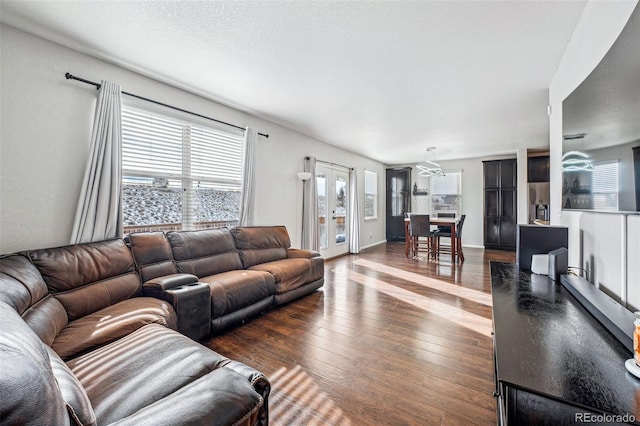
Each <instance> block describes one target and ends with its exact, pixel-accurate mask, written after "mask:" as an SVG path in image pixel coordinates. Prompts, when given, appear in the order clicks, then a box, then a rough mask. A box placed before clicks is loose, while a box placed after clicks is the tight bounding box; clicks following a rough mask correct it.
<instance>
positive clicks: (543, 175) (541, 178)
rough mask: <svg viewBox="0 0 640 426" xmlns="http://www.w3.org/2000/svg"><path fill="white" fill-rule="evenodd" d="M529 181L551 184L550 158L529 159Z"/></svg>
mask: <svg viewBox="0 0 640 426" xmlns="http://www.w3.org/2000/svg"><path fill="white" fill-rule="evenodd" d="M527 180H528V181H529V182H531V183H533V182H549V156H543V157H529V160H528V163H527Z"/></svg>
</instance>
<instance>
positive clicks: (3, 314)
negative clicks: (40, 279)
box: [0, 301, 69, 426]
mask: <svg viewBox="0 0 640 426" xmlns="http://www.w3.org/2000/svg"><path fill="white" fill-rule="evenodd" d="M0 318H1V319H2V327H0V367H1V368H2V374H0V419H2V424H8V425H34V426H36V425H48V424H51V425H64V424H68V423H69V417H68V415H67V409H66V406H65V403H64V400H63V398H62V394H61V393H60V390H59V389H58V385H57V383H56V380H55V377H54V374H53V369H52V367H51V363H50V361H49V356H48V354H47V350H46V348H45V345H44V344H43V343H42V341H41V340H40V339H39V338H38V336H36V334H35V333H34V332H33V330H31V328H30V327H29V326H28V325H27V324H26V323H25V322H24V321H23V320H22V318H21V317H20V315H18V312H16V310H15V309H13V307H11V306H10V305H7V304H6V303H5V302H3V301H0Z"/></svg>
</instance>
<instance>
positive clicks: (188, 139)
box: [121, 100, 245, 235]
mask: <svg viewBox="0 0 640 426" xmlns="http://www.w3.org/2000/svg"><path fill="white" fill-rule="evenodd" d="M122 111H123V118H122V119H123V121H124V114H125V112H126V111H133V112H135V113H137V114H143V115H146V116H149V117H156V118H158V119H160V120H165V121H168V122H171V123H173V124H174V125H178V126H181V128H182V136H181V140H180V142H179V147H178V148H179V149H178V151H180V155H179V160H180V163H181V168H180V173H179V174H177V175H176V174H175V173H170V174H167V175H166V176H165V175H164V174H163V173H158V172H157V170H153V169H148V170H146V171H140V170H139V169H131V168H125V153H124V148H125V144H126V142H125V137H124V123H123V142H122V143H123V157H122V160H121V167H122V180H121V184H122V185H123V187H124V185H125V184H126V183H125V182H126V179H125V178H126V177H134V178H135V177H137V178H143V179H144V178H146V179H153V178H161V179H162V178H165V179H167V180H172V181H179V182H180V186H179V187H178V186H177V185H173V187H174V188H179V189H180V190H181V194H180V203H181V205H182V209H181V214H180V222H176V223H166V224H165V223H162V224H158V223H145V224H136V225H127V224H126V223H125V224H124V233H125V235H126V234H128V233H130V232H140V231H155V230H162V231H169V230H172V231H173V230H194V229H206V228H217V227H224V226H234V225H237V224H238V221H239V210H240V204H239V203H240V194H241V191H242V180H243V178H242V174H243V173H244V167H243V155H244V149H245V147H244V133H243V131H242V130H239V131H234V130H230V129H228V128H227V127H222V126H221V125H216V124H215V123H214V122H211V121H209V120H204V119H201V118H199V117H196V116H192V115H190V114H186V113H181V112H177V111H173V110H168V109H167V108H162V107H159V106H155V105H151V104H148V103H142V102H139V101H136V100H133V101H131V102H126V103H124V102H123V105H122ZM203 131H204V134H207V133H209V132H210V133H211V134H216V135H218V137H219V138H220V139H221V140H222V139H229V140H231V141H232V143H233V145H234V148H233V149H235V150H236V151H237V153H236V154H234V156H233V160H234V162H235V161H237V163H236V164H235V165H234V166H233V168H234V169H237V171H239V173H240V176H239V177H238V176H236V175H237V173H235V174H234V177H235V178H234V179H220V178H214V177H210V178H209V177H207V176H202V175H200V176H198V175H195V174H194V173H196V172H197V170H202V168H201V167H198V164H199V161H200V162H201V161H202V160H199V159H197V158H196V156H195V154H196V152H197V153H200V154H205V155H206V154H207V153H211V152H214V150H213V149H207V148H206V142H203V140H202V139H203V137H202V134H203V133H202V132H203ZM218 143H221V141H218ZM202 145H205V148H202ZM198 148H200V149H198ZM192 151H194V152H192ZM189 155H191V156H192V157H193V158H190V157H189ZM174 160H175V158H174ZM192 169H194V170H192ZM223 181H224V182H223ZM201 184H204V185H205V186H210V187H211V189H217V190H219V191H222V190H229V191H231V192H236V193H237V197H238V206H237V207H238V215H237V216H238V217H236V218H235V219H229V220H213V221H211V220H202V219H200V220H199V219H198V215H199V214H202V211H199V210H197V206H198V203H197V201H196V200H197V197H196V191H197V188H198V187H199V186H200V185H201ZM122 198H123V200H122V204H123V210H124V207H125V202H124V191H123V194H122ZM125 219H126V218H125V212H124V211H123V220H125Z"/></svg>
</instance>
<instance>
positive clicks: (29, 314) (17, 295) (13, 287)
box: [0, 254, 68, 345]
mask: <svg viewBox="0 0 640 426" xmlns="http://www.w3.org/2000/svg"><path fill="white" fill-rule="evenodd" d="M0 300H1V301H3V302H5V303H7V304H8V305H9V306H11V307H12V308H14V309H15V310H16V311H17V312H18V314H20V315H22V319H23V320H24V321H25V322H26V323H27V324H28V325H29V326H30V327H31V329H32V330H33V331H35V332H36V334H37V335H38V337H39V338H40V339H41V340H42V341H43V342H44V343H45V344H47V345H51V343H53V339H55V337H56V335H57V334H58V333H59V332H60V330H62V329H63V328H64V327H66V325H67V322H68V321H67V312H66V311H65V309H64V307H63V306H62V305H61V304H60V302H59V301H57V300H56V299H55V298H54V297H52V296H51V295H50V294H48V290H47V285H46V284H45V282H44V280H43V279H42V276H41V275H40V272H39V271H38V269H37V268H36V267H35V266H34V265H33V264H32V263H31V262H30V261H29V259H27V258H26V257H25V256H21V255H17V254H12V255H7V256H3V257H2V258H0Z"/></svg>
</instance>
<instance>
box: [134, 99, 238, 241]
mask: <svg viewBox="0 0 640 426" xmlns="http://www.w3.org/2000/svg"><path fill="white" fill-rule="evenodd" d="M242 145H243V137H242V135H236V134H232V133H227V132H223V131H220V130H218V129H215V128H209V127H207V126H203V125H201V124H196V123H191V122H188V121H184V120H181V119H178V118H175V117H171V116H162V115H159V114H156V113H153V112H149V111H144V110H140V109H135V108H132V107H126V106H123V109H122V174H123V182H122V183H123V189H122V193H123V200H122V202H123V203H122V204H123V219H124V231H125V234H128V233H130V232H139V231H149V230H163V231H168V230H180V229H186V230H190V229H204V228H216V227H221V226H232V225H236V224H237V222H238V219H239V213H240V208H239V203H240V187H241V182H242Z"/></svg>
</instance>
